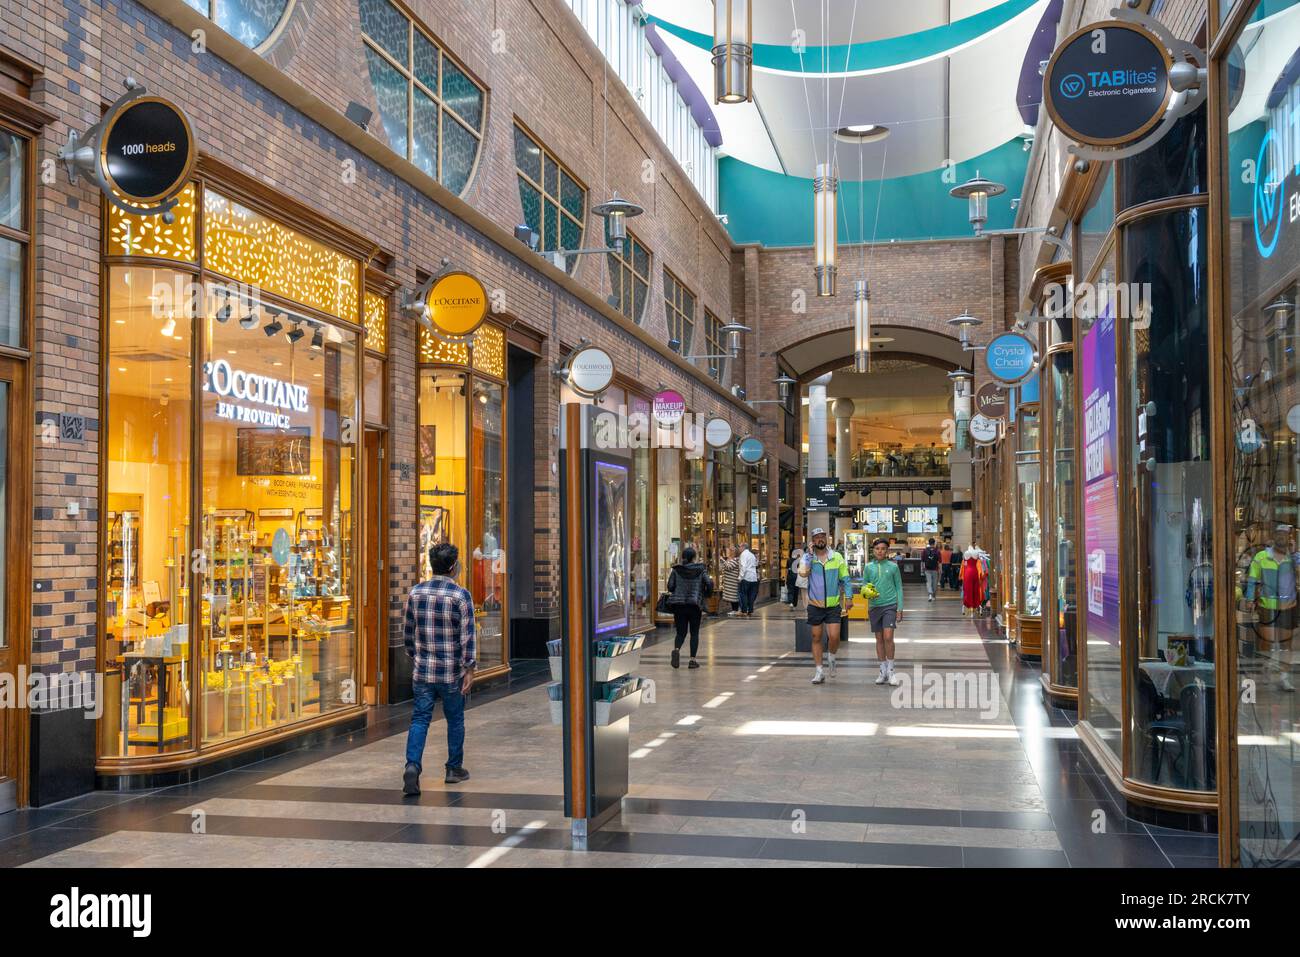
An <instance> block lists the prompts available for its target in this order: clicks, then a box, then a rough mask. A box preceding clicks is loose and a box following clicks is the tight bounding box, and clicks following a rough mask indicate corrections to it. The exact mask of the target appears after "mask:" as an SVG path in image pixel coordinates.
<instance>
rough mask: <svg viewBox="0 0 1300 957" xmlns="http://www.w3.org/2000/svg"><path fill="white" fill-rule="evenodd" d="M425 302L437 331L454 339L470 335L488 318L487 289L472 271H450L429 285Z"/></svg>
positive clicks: (439, 334) (443, 336)
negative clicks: (470, 272)
mask: <svg viewBox="0 0 1300 957" xmlns="http://www.w3.org/2000/svg"><path fill="white" fill-rule="evenodd" d="M424 305H425V308H426V309H427V310H428V316H429V322H431V323H432V324H433V330H434V333H435V334H436V335H438V336H440V337H441V338H444V339H451V340H461V339H466V338H468V337H469V336H472V335H473V334H474V333H475V331H476V330H477V329H478V327H479V326H481V325H482V324H483V320H484V319H486V318H487V311H488V297H487V290H486V289H484V288H483V284H482V283H481V282H479V281H478V280H477V279H475V278H474V277H473V276H471V275H470V274H469V273H466V272H449V273H446V274H445V275H443V276H440V277H438V279H437V281H436V282H434V283H433V285H432V286H430V287H429V294H428V296H426V297H425V300H424Z"/></svg>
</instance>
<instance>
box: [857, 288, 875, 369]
mask: <svg viewBox="0 0 1300 957" xmlns="http://www.w3.org/2000/svg"><path fill="white" fill-rule="evenodd" d="M870 369H871V292H870V290H868V289H867V281H866V280H865V279H859V280H857V281H856V282H855V283H854V284H853V371H855V372H867V371H869V370H870Z"/></svg>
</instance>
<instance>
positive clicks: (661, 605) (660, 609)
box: [655, 592, 673, 615]
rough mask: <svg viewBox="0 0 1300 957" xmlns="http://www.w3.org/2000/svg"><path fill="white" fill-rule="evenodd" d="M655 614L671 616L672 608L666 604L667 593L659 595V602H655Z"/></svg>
mask: <svg viewBox="0 0 1300 957" xmlns="http://www.w3.org/2000/svg"><path fill="white" fill-rule="evenodd" d="M655 613H656V614H659V615H671V614H672V613H673V608H672V606H671V605H670V604H668V592H664V593H663V594H661V595H660V596H659V600H658V601H657V602H655Z"/></svg>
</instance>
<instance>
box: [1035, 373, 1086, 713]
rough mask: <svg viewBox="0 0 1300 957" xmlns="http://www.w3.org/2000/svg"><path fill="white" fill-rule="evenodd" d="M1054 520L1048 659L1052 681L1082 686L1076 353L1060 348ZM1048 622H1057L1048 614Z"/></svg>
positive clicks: (1055, 380) (1054, 382)
mask: <svg viewBox="0 0 1300 957" xmlns="http://www.w3.org/2000/svg"><path fill="white" fill-rule="evenodd" d="M1051 375H1052V379H1051V384H1050V388H1051V390H1052V436H1053V442H1052V445H1053V455H1054V458H1055V462H1054V463H1053V465H1052V468H1053V475H1054V478H1053V482H1052V493H1053V496H1054V499H1053V509H1052V515H1053V521H1054V522H1055V523H1056V530H1055V536H1054V541H1055V543H1056V552H1055V555H1054V559H1055V560H1054V562H1052V565H1053V568H1054V574H1055V576H1056V577H1055V582H1054V583H1053V587H1054V598H1055V601H1056V614H1055V618H1056V620H1055V625H1054V627H1055V628H1056V636H1057V637H1056V647H1055V655H1056V657H1055V659H1054V660H1053V661H1051V662H1049V667H1050V669H1051V672H1050V674H1051V677H1052V680H1053V681H1054V682H1055V683H1056V684H1058V685H1063V686H1065V687H1069V688H1077V687H1078V685H1079V648H1078V598H1077V593H1076V588H1077V585H1076V582H1077V576H1076V574H1075V555H1076V548H1077V545H1078V541H1077V537H1076V536H1077V530H1076V527H1075V521H1076V518H1075V504H1074V496H1075V487H1076V486H1075V444H1074V354H1073V353H1070V352H1063V353H1058V354H1056V355H1054V356H1053V357H1052V360H1051ZM1043 627H1044V628H1049V627H1053V623H1052V622H1050V621H1048V620H1047V616H1044V621H1043Z"/></svg>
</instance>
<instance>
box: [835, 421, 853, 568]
mask: <svg viewBox="0 0 1300 957" xmlns="http://www.w3.org/2000/svg"><path fill="white" fill-rule="evenodd" d="M853 411H854V409H853V400H852V399H836V400H835V401H834V402H833V403H832V404H831V414H832V415H834V416H835V477H836V478H838V479H839V480H840V481H841V482H843V481H845V480H847V479H851V478H852V477H853V442H852V438H853V436H852V433H851V431H850V430H851V428H852V425H851V423H852V422H853ZM840 504H841V505H845V504H847V503H846V502H844V501H843V500H841V502H840ZM852 527H853V519H851V518H837V519H835V529H834V531H835V542H836V544H839V543H841V542H843V541H844V533H845V532H847V531H848V530H849V529H851V528H852Z"/></svg>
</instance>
